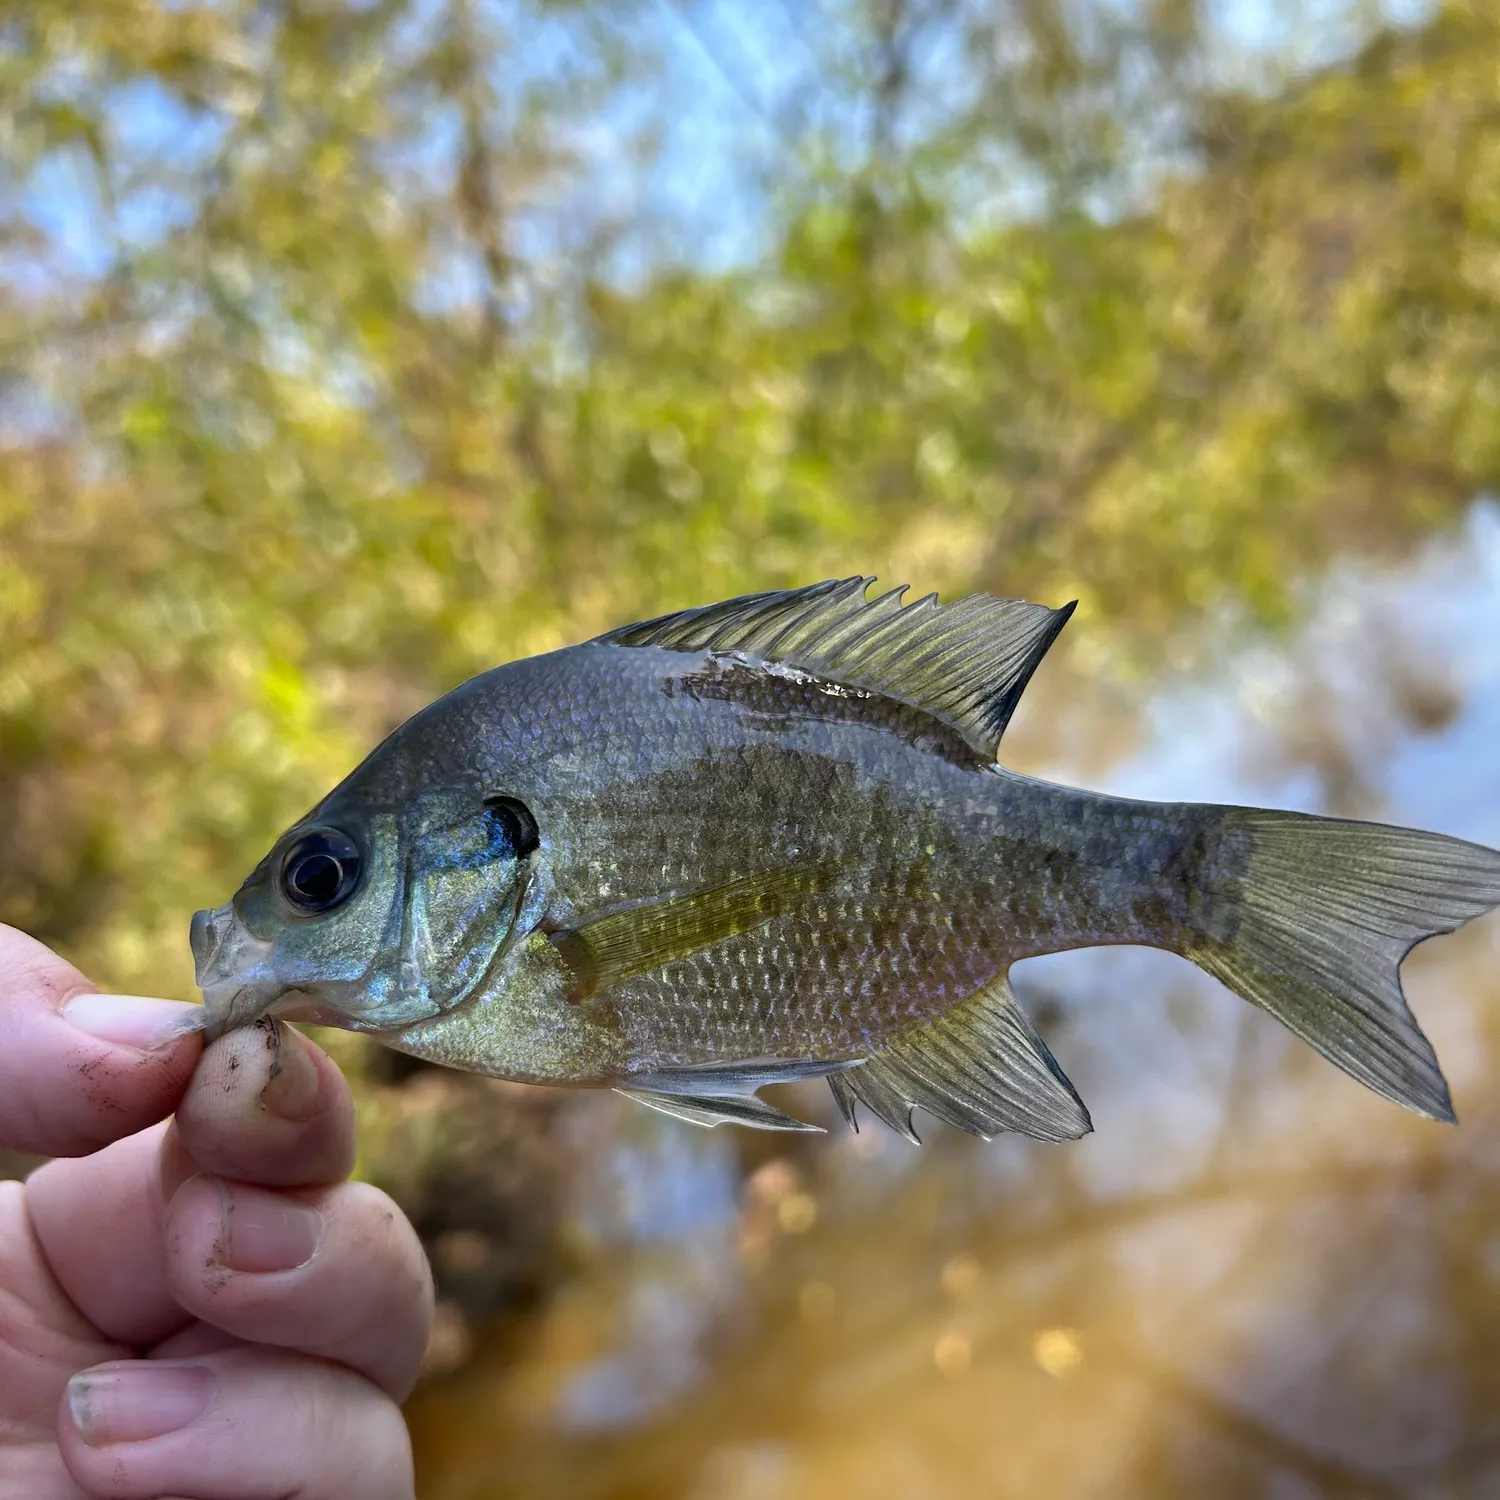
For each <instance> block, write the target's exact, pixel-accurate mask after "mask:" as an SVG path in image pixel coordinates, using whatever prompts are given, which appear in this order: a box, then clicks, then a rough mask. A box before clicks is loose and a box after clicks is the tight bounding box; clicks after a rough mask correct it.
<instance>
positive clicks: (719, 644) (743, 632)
mask: <svg viewBox="0 0 1500 1500" xmlns="http://www.w3.org/2000/svg"><path fill="white" fill-rule="evenodd" d="M874 582H875V580H874V579H873V578H864V577H859V576H856V577H852V578H844V579H829V580H826V581H825V582H823V583H817V584H813V585H811V586H810V587H808V588H804V589H792V590H787V591H785V592H782V593H770V594H748V595H746V596H744V597H743V598H740V599H726V600H724V601H723V602H722V603H719V604H709V605H705V606H703V607H701V608H699V609H689V610H683V611H681V612H680V613H678V614H675V615H663V616H661V617H659V618H658V619H655V620H646V621H643V622H641V623H640V624H637V625H626V626H623V627H622V628H621V629H619V630H614V631H610V632H609V633H608V634H606V635H602V636H599V637H598V639H597V643H598V644H602V645H617V646H657V647H662V648H665V649H667V650H675V651H707V652H711V653H721V654H727V653H731V652H733V653H737V654H741V655H746V656H758V657H760V658H761V659H762V660H765V661H768V662H778V663H782V664H784V665H786V666H789V667H795V668H797V669H798V670H800V671H804V672H808V673H811V674H812V675H813V676H816V677H822V678H824V679H826V680H828V681H830V682H838V683H843V684H845V685H846V686H849V687H855V688H862V689H867V690H870V691H873V692H876V693H881V694H884V695H885V696H887V697H889V698H892V699H895V700H896V701H898V702H901V703H905V704H908V705H909V706H910V707H912V708H914V709H917V710H919V711H920V712H922V713H926V714H930V715H931V716H932V717H933V718H935V719H937V720H939V721H940V722H942V723H944V724H947V725H949V726H950V727H951V728H953V729H956V730H957V731H958V732H959V733H960V734H962V735H963V737H964V738H965V739H966V740H967V741H968V743H969V744H970V746H971V747H972V748H973V749H974V750H975V751H977V752H978V753H979V754H980V755H983V756H985V757H987V758H993V757H994V754H995V752H996V749H997V748H998V746H999V743H1000V737H1001V735H1002V734H1004V732H1005V726H1006V724H1007V723H1008V722H1009V720H1010V715H1011V713H1012V711H1013V710H1014V708H1015V705H1016V703H1017V701H1018V700H1019V699H1020V696H1021V692H1022V690H1023V689H1024V688H1025V686H1026V683H1027V682H1028V681H1029V680H1030V677H1031V674H1032V672H1033V671H1034V670H1035V668H1036V666H1037V664H1038V662H1040V661H1041V659H1042V656H1043V655H1044V654H1045V652H1046V650H1047V648H1048V647H1049V646H1050V645H1051V643H1052V641H1053V640H1054V639H1055V637H1056V635H1057V632H1058V631H1059V630H1060V629H1061V628H1062V626H1063V624H1064V623H1065V622H1066V620H1067V618H1068V616H1069V615H1070V614H1071V613H1072V605H1069V606H1067V607H1066V608H1065V609H1061V610H1053V609H1048V608H1046V607H1045V606H1043V605H1039V604H1027V603H1025V602H1024V601H1022V600H1019V599H994V598H991V597H990V596H989V595H987V594H970V595H968V596H967V597H966V598H963V599H960V600H958V601H957V602H955V603H953V604H946V605H945V604H939V603H938V597H937V595H936V594H924V595H923V596H922V598H920V599H918V600H916V601H915V602H913V603H911V604H905V603H904V602H903V601H904V600H905V598H906V594H907V589H906V588H905V586H902V587H900V588H894V589H891V590H889V591H888V592H886V593H884V594H880V595H878V596H877V597H876V598H874V599H866V598H865V597H864V596H865V595H866V594H867V593H868V592H869V589H870V586H871V585H872V584H873V583H874Z"/></svg>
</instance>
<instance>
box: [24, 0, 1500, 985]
mask: <svg viewBox="0 0 1500 1500" xmlns="http://www.w3.org/2000/svg"><path fill="white" fill-rule="evenodd" d="M812 13H813V12H812V11H809V12H807V14H809V15H810V14H812ZM660 15H661V12H660V11H659V10H657V9H656V8H655V7H651V6H646V5H640V6H636V5H631V4H612V5H605V4H599V5H583V4H561V3H556V0H553V3H547V0H529V3H515V4H508V5H498V4H496V5H486V4H483V3H480V0H451V3H444V4H437V3H417V0H375V3H371V4H366V5H359V6H355V5H342V4H335V3H332V0H325V3H318V0H300V3H299V0H279V3H276V4H250V3H248V0H240V3H234V0H230V3H223V4H216V5H194V4H184V5H173V6H166V5H158V4H152V3H148V0H69V3H67V4H61V3H50V0H42V3H31V4H28V5H25V6H21V5H17V4H11V5H6V6H4V7H0V31H3V33H4V35H5V37H6V39H7V48H6V50H5V52H4V54H3V60H0V90H3V100H4V111H3V116H4V119H3V130H0V182H3V183H4V184H5V187H4V191H3V195H0V196H3V201H0V215H3V217H0V236H3V239H0V368H3V369H4V370H5V371H6V372H7V373H6V377H5V383H4V386H3V400H4V403H5V405H4V413H5V416H4V422H5V433H4V446H3V448H0V917H3V918H4V919H5V920H9V921H13V922H16V923H18V924H20V925H22V926H25V927H27V928H29V929H30V930H32V931H34V932H36V933H38V935H40V936H42V937H44V938H46V939H48V940H50V941H54V942H59V943H62V944H64V945H65V946H67V947H68V949H69V951H71V952H73V953H74V954H75V955H76V956H77V957H78V958H79V959H80V961H81V962H83V963H84V964H86V965H87V966H89V967H90V968H91V969H92V970H93V971H94V972H95V973H96V974H97V975H99V977H100V978H101V979H103V978H107V979H108V980H109V982H111V983H114V984H118V985H122V986H141V987H152V988H156V989H167V990H169V991H170V990H177V991H184V990H185V989H186V987H187V985H188V984H189V982H190V975H189V973H188V968H187V957H186V944H185V941H184V939H183V929H184V924H185V921H186V917H187V914H188V913H189V912H190V911H191V910H192V909H193V908H194V907H195V906H197V905H201V904H204V903H205V902H216V901H218V900H221V899H223V898H224V896H225V895H227V893H228V892H229V890H230V889H231V888H232V886H233V884H234V883H235V882H236V881H237V880H238V879H239V878H240V876H241V875H242V874H243V873H244V872H245V871H246V870H248V868H249V867H250V864H251V863H252V862H253V860H254V859H255V858H256V857H258V855H259V853H260V852H261V851H262V849H263V848H264V846H265V845H266V843H267V842H268V841H269V839H270V838H272V837H273V836H274V835H275V833H276V832H277V831H278V830H279V829H280V828H281V827H283V826H284V825H285V824H286V823H288V822H289V821H291V820H292V819H293V818H294V817H295V816H297V815H298V814H299V813H300V812H301V811H302V810H303V808H304V807H306V806H307V805H308V804H309V803H310V802H312V801H313V800H314V799H315V798H316V797H317V796H318V795H319V794H320V793H321V792H322V790H323V789H324V788H326V786H327V785H328V784H330V783H331V782H332V781H333V780H334V779H335V778H336V777H337V776H339V775H340V774H341V773H342V772H343V771H344V770H346V769H347V768H348V766H349V765H350V764H351V763H352V762H353V760H354V759H355V758H356V757H357V756H358V755H359V754H360V753H361V752H362V750H363V749H364V748H366V747H367V746H368V745H369V744H370V743H372V741H373V740H374V739H375V738H376V737H377V736H378V735H379V734H380V733H381V732H383V731H384V730H385V729H387V728H389V727H390V726H392V725H393V724H394V723H396V722H398V721H399V720H400V719H401V718H402V717H404V715H405V714H406V713H408V712H410V711H411V710H412V709H413V708H415V707H417V706H418V705H420V704H421V703H422V702H424V701H426V700H427V699H429V698H430V697H432V696H433V695H435V694H436V693H437V692H439V691H440V690H442V689H443V688H445V687H447V686H449V685H451V684H452V683H454V682H455V681H457V680H459V679H461V678H462V677H464V676H466V675H468V674H470V673H472V672H474V671H476V670H479V669H481V668H483V667H486V666H489V665H491V664H493V663H494V662H496V661H498V660H502V659H504V658H506V657H508V656H511V655H513V654H518V653H524V652H529V651H535V650H538V649H543V648H546V647H549V646H552V645H555V644H559V643H561V642H563V641H566V640H568V639H571V638H577V637H579V636H581V635H583V634H586V633H591V632H593V631H596V630H599V629H602V628H604V627H606V626H608V625H610V624H614V623H618V622H620V621H622V620H625V619H628V618H632V617H635V616H638V615H641V614H650V613H657V612H660V611H661V610H662V609H664V608H667V607H670V606H672V605H676V604H686V603H690V602H698V601H702V600H705V599H708V598H711V597H716V596H720V595H724V594H730V593H735V592H741V591H744V590H747V589H751V588H758V587H766V586H774V585H778V584H785V583H792V582H805V581H807V580H810V579H813V578H816V577H820V576H824V575H827V574H832V573H841V574H842V573H849V572H855V571H878V572H880V573H881V574H882V575H883V576H885V577H887V578H891V579H906V578H910V580H911V581H912V582H913V583H914V584H919V585H921V586H924V587H927V586H940V587H945V588H955V587H962V586H967V585H973V584H978V585H983V586H987V587H990V588H993V589H997V590H1002V591H1007V592H1019V593H1026V594H1029V595H1031V596H1032V597H1036V598H1040V599H1044V600H1048V601H1060V600H1062V599H1064V598H1069V597H1074V596H1077V597H1080V598H1081V599H1082V600H1083V604H1084V612H1083V614H1082V615H1081V616H1080V624H1081V625H1082V626H1084V629H1083V630H1080V631H1079V632H1078V633H1079V634H1080V635H1083V634H1087V635H1088V636H1089V637H1090V638H1091V640H1092V641H1093V642H1094V643H1095V644H1094V647H1093V650H1092V654H1087V655H1084V654H1080V653H1079V652H1078V651H1077V650H1076V648H1075V661H1082V663H1083V664H1084V665H1086V666H1094V667H1097V666H1101V665H1103V664H1105V662H1106V660H1107V662H1108V664H1109V666H1110V668H1111V670H1119V669H1120V668H1121V667H1130V666H1132V665H1135V666H1139V665H1141V664H1143V663H1146V662H1149V661H1150V660H1151V659H1152V658H1153V657H1154V656H1156V655H1158V654H1159V653H1161V652H1162V651H1163V650H1166V649H1171V650H1172V651H1173V652H1174V654H1176V655H1178V656H1181V655H1182V654H1183V650H1184V647H1185V645H1190V644H1191V643H1192V642H1193V641H1194V640H1195V639H1197V638H1198V637H1199V636H1200V635H1202V633H1203V631H1204V624H1205V621H1210V620H1214V619H1217V618H1221V617H1222V616H1223V615H1224V614H1225V612H1226V611H1227V612H1228V613H1229V614H1230V615H1231V616H1232V617H1233V618H1237V619H1241V620H1259V621H1262V622H1266V623H1270V624H1273V625H1274V624H1275V623H1277V622H1279V621H1282V620H1285V619H1286V618H1288V617H1289V616H1290V615H1291V614H1292V613H1293V612H1294V611H1295V608H1296V601H1297V597H1298V584H1299V581H1300V580H1301V579H1303V578H1305V577H1306V576H1307V574H1308V573H1309V571H1310V570H1312V569H1315V568H1316V567H1317V565H1318V564H1319V562H1320V560H1321V559H1323V558H1324V557H1326V556H1327V555H1328V554H1329V552H1330V551H1331V550H1332V549H1333V548H1335V547H1338V548H1348V547H1351V546H1353V547H1363V548H1376V549H1378V548H1392V547H1399V546H1400V545H1402V544H1403V542H1404V541H1405V540H1406V539H1408V538H1409V537H1411V536H1412V535H1414V534H1416V533H1417V532H1418V531H1420V530H1422V529H1424V528H1427V527H1430V526H1431V525H1433V524H1434V523H1437V522H1440V521H1442V520H1443V519H1444V518H1446V517H1447V516H1450V515H1452V514H1454V513H1455V512H1456V509H1457V507H1458V506H1459V505H1460V504H1462V503H1463V502H1464V501H1466V500H1467V499H1468V498H1469V497H1470V496H1471V495H1472V494H1474V493H1475V492H1476V491H1477V490H1481V489H1483V488H1485V487H1487V486H1492V485H1494V484H1495V482H1496V476H1497V471H1500V423H1497V422H1496V420H1495V417H1496V403H1497V401H1500V333H1497V329H1500V322H1497V319H1496V316H1495V314H1496V307H1495V301H1496V297H1497V294H1500V145H1497V142H1500V132H1497V131H1496V129H1495V126H1496V123H1497V114H1500V100H1497V95H1496V90H1495V84H1494V80H1495V78H1496V76H1497V68H1500V20H1497V19H1496V18H1495V16H1494V14H1493V13H1492V12H1491V11H1490V10H1489V8H1487V7H1479V6H1475V7H1473V8H1470V7H1467V6H1462V5H1452V6H1448V7H1446V8H1444V9H1443V10H1442V11H1441V12H1440V13H1439V14H1438V15H1437V16H1436V17H1435V19H1433V20H1432V21H1431V22H1430V24H1428V25H1427V26H1426V27H1425V28H1424V29H1423V30H1421V31H1418V32H1413V33H1407V34H1397V33H1389V34H1384V33H1382V34H1378V35H1375V36H1373V37H1371V38H1370V39H1368V41H1367V43H1366V45H1365V46H1364V47H1363V49H1362V50H1361V51H1359V52H1358V54H1357V55H1355V56H1353V57H1352V58H1350V59H1349V60H1348V61H1345V62H1342V63H1338V64H1335V65H1330V66H1327V67H1325V68H1324V69H1323V70H1321V71H1318V72H1314V73H1310V74H1306V75H1303V76H1299V77H1298V78H1296V79H1294V80H1292V81H1288V82H1286V83H1284V84H1282V85H1281V86H1279V87H1277V88H1276V89H1275V90H1274V91H1270V92H1268V91H1266V90H1264V89H1260V90H1255V91H1250V90H1240V91H1236V90H1233V89H1230V88H1228V87H1227V86H1224V85H1214V84H1213V83H1212V78H1213V76H1214V75H1213V70H1212V69H1211V68H1210V67H1209V58H1210V53H1211V48H1210V47H1209V43H1208V41H1207V40H1206V37H1207V28H1206V26H1205V22H1204V19H1203V16H1202V15H1201V14H1200V12H1199V10H1198V8H1197V7H1196V6H1195V5H1193V4H1192V3H1189V0H1173V3H1156V4H1154V5H1150V6H1146V7H1143V8H1142V9H1141V10H1139V11H1136V12H1130V13H1128V14H1126V13H1123V12H1121V11H1119V10H1118V9H1117V8H1115V7H1112V6H1105V5H1093V4H1084V3H1080V4H1078V5H1076V6H1068V7H1056V6H1043V5H1025V6H1019V7H1015V8H1013V9H1004V8H996V7H990V6H985V5H978V4H967V5H966V4H927V5H921V4H911V5H902V4H894V5H893V4H889V3H873V0H872V3H870V4H868V5H866V4H855V3H852V0H851V3H849V4H847V5H844V6H842V7H841V8H838V9H837V11H836V13H834V18H833V19H832V20H828V21H826V24H824V25H822V26H821V27H818V28H811V29H809V30H808V31H806V32H804V33H803V37H802V45H803V47H804V49H805V51H806V53H807V55H808V57H809V58H811V59H812V61H811V62H809V63H808V66H809V67H810V68H812V69H813V76H814V78H815V81H816V83H817V85H818V87H819V89H820V90H821V91H822V94H821V97H822V98H823V99H824V100H825V101H826V103H827V107H826V108H824V109H823V110H821V111H803V112H802V113H800V114H799V113H796V112H788V113H787V114H786V115H785V117H784V118H781V117H778V118H777V119H776V120H775V121H774V126H775V130H776V132H777V145H776V147H775V149H776V151H777V152H778V153H779V155H778V157H777V161H778V171H777V174H776V180H775V184H774V190H772V191H768V192H767V193H766V194H765V195H764V201H763V203H762V210H763V214H762V216H763V219H764V245H763V250H762V252H761V253H757V254H755V255H753V256H750V257H747V258H744V259H743V260H742V262H741V263H739V264H737V265H735V266H734V267H732V268H731V269H728V270H712V269H707V268H705V267H704V266H703V265H701V264H699V263H697V262H695V261H694V260H693V259H691V258H683V257H676V258H674V257H672V256H671V255H670V254H668V253H666V251H664V250H663V249H662V245H663V244H664V243H666V242H667V241H668V240H669V239H670V236H669V235H668V233H667V230H666V228H665V227H664V226H663V225H662V224H661V223H659V222H658V221H657V218H659V215H658V216H657V218H654V217H653V214H654V213H655V210H653V209H652V208H651V206H650V204H649V202H648V203H647V205H646V206H645V207H644V208H641V209H639V210H637V211H635V212H634V213H633V214H630V213H626V214H623V215H622V214H621V213H618V212H615V211H614V210H612V209H610V208H608V207H607V205H606V206H604V207H600V206H598V204H596V203H595V201H594V200H595V199H596V198H599V197H600V196H601V195H600V186H601V182H602V180H603V179H605V178H607V177H608V175H609V173H610V172H611V171H612V170H614V168H613V167H612V166H611V162H615V163H621V162H624V161H625V160H626V159H627V158H628V159H630V160H632V161H638V162H641V163H644V166H643V168H642V170H643V172H644V173H645V175H646V177H647V178H649V176H650V173H651V170H652V166H651V164H652V162H653V161H654V160H655V159H656V158H654V157H653V155H652V153H653V151H654V150H655V149H656V147H657V143H658V141H659V138H660V137H661V134H662V122H663V118H664V117H665V116H669V115H670V112H671V110H672V109H673V108H674V103H673V98H672V97H671V90H670V88H669V86H668V85H669V84H670V82H671V77H672V75H671V74H670V70H669V69H668V67H667V64H666V62H664V60H663V58H664V55H665V54H664V50H663V42H662V37H661V35H660V34H659V30H660V26H661V24H662V23H661V21H660ZM653 16H654V17H656V18H657V19H656V20H655V21H653V20H652V17H653ZM932 38H937V39H938V40H939V41H940V42H941V43H942V49H943V50H942V52H941V55H942V56H943V57H945V58H947V59H949V62H948V63H947V64H945V66H951V67H953V68H955V69H956V76H954V77H953V78H952V79H951V82H952V94H951V98H943V99H938V100H936V101H934V100H933V99H932V98H931V97H929V95H930V93H931V90H930V89H929V88H927V85H928V84H930V83H931V78H930V76H929V75H924V74H923V73H922V72H921V67H920V66H919V63H920V58H921V57H922V56H923V55H924V53H923V48H924V47H926V46H927V45H928V43H929V41H930V40H931V39H932ZM542 53H545V58H544V59H543V60H541V61H538V57H539V55H540V54H542ZM953 59H958V61H957V62H956V63H955V62H953V61H952V60H953ZM641 98H645V99H647V100H648V101H654V103H653V109H654V110H655V113H654V114H653V112H652V110H646V111H645V112H644V113H642V112H641V111H639V110H635V111H634V112H632V110H631V109H630V108H629V107H628V106H629V105H630V102H631V101H632V100H637V101H638V100H639V99H641ZM143 119H145V120H148V121H154V122H156V126H157V129H156V132H155V136H152V135H151V132H150V131H143V129H142V126H141V122H142V120H143ZM750 128H751V127H750V126H747V129H750ZM601 133H603V134H605V135H607V136H608V137H609V138H610V139H611V140H612V141H613V142H615V145H614V148H613V149H614V151H615V156H614V157H612V158H606V159H605V161H604V164H603V166H601V165H600V162H599V160H598V159H596V157H591V156H590V155H589V152H588V148H587V143H588V142H589V141H591V140H595V139H597V138H598V137H599V136H600V134H601ZM144 137H150V138H144ZM620 170H623V167H621V168H620ZM60 181H63V182H67V183H70V184H71V185H72V186H71V187H70V188H69V189H68V191H69V192H71V193H72V194H73V196H74V197H75V198H76V199H77V201H78V202H79V203H81V204H82V205H84V207H85V208H86V210H87V218H88V220H89V222H90V224H91V225H92V229H91V231H90V237H89V244H88V246H87V247H86V250H87V253H75V254H73V255H72V256H71V257H70V256H69V255H68V254H67V253H65V251H64V250H63V249H61V248H60V247H59V242H58V236H57V235H56V234H55V233H52V232H50V231H49V230H48V228H47V225H46V222H45V214H39V213H38V212H37V210H36V207H35V205H36V204H37V202H39V201H41V200H43V199H45V197H46V195H47V193H48V192H55V191H57V186H56V185H57V183H58V182H60ZM49 185H50V186H49ZM750 191H751V190H750V188H748V187H745V186H744V185H743V184H741V185H740V186H739V187H736V186H735V185H734V184H733V183H732V182H731V181H729V174H728V171H727V167H726V179H725V187H724V192H725V194H726V195H730V194H733V193H736V192H745V193H749V192H750ZM1007 194H1008V195H1009V196H1010V198H1011V200H1014V202H1017V203H1019V204H1020V206H1021V207H1022V208H1024V209H1025V210H1026V211H1025V212H1008V213H1006V212H993V211H989V210H988V209H987V208H986V205H988V204H991V203H994V202H996V201H1005V199H1006V195H1007ZM705 212H707V213H709V214H710V215H711V214H712V207H711V206H710V207H709V208H708V209H706V210H705ZM622 247H623V248H622ZM630 247H634V248H633V249H632V248H630ZM627 249H629V251H630V253H629V254H626V253H625V251H626V250H627ZM632 267H633V268H634V269H633V270H631V268H632ZM642 267H644V268H645V269H644V270H642V269H641V268H642ZM627 272H629V274H627ZM1099 643H1105V644H1103V645H1101V644H1099ZM1106 647H1107V649H1106Z"/></svg>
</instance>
